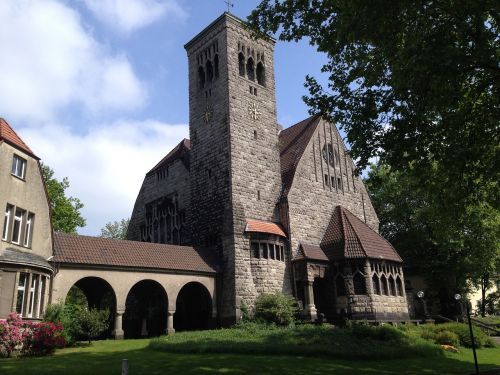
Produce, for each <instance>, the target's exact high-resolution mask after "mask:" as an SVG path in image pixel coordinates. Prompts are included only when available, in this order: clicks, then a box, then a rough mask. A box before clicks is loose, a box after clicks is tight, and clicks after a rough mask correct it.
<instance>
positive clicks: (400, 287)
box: [396, 276, 404, 297]
mask: <svg viewBox="0 0 500 375" xmlns="http://www.w3.org/2000/svg"><path fill="white" fill-rule="evenodd" d="M396 290H397V291H398V295H399V296H401V297H403V296H404V291H403V283H402V282H401V279H400V278H399V276H398V277H397V278H396Z"/></svg>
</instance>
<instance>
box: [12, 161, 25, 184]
mask: <svg viewBox="0 0 500 375" xmlns="http://www.w3.org/2000/svg"><path fill="white" fill-rule="evenodd" d="M11 173H12V174H13V175H14V176H16V177H19V178H23V179H24V175H25V173H26V160H24V159H23V158H21V157H20V156H17V155H14V158H13V159H12V171H11Z"/></svg>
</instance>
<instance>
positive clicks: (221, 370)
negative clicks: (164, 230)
mask: <svg viewBox="0 0 500 375" xmlns="http://www.w3.org/2000/svg"><path fill="white" fill-rule="evenodd" d="M225 331H229V330H219V331H205V332H186V333H176V334H175V335H173V336H170V337H169V338H167V339H166V340H165V339H164V338H161V339H160V340H147V339H144V340H122V341H113V340H106V341H98V342H95V343H93V344H92V345H91V346H82V347H77V348H67V349H61V350H58V351H56V353H55V355H53V356H51V357H42V358H19V359H16V358H14V359H0V374H2V375H10V374H13V375H16V374H20V375H21V374H22V375H29V374H36V375H44V374H47V375H49V374H50V375H58V374H61V375H62V374H71V375H94V374H95V375H100V374H103V375H104V374H106V375H108V374H110V375H111V374H120V370H121V361H122V359H123V358H127V359H128V360H129V364H130V365H129V366H130V374H131V375H139V374H148V375H149V374H166V373H172V374H177V373H182V374H183V375H185V374H238V375H239V374H257V373H258V374H282V373H287V374H292V375H294V374H308V375H316V374H327V373H332V374H335V375H343V374H349V375H352V374H382V375H392V374H394V375H395V374H410V375H413V374H415V375H416V374H429V375H434V374H435V375H437V374H457V375H459V374H469V373H473V372H474V365H473V357H472V352H471V350H469V349H460V352H459V353H445V354H443V355H441V356H432V357H428V358H422V357H421V356H416V357H413V358H405V359H402V358H396V359H390V360H388V359H385V360H373V359H367V360H353V359H338V358H331V357H330V355H327V354H325V353H323V354H322V355H323V357H315V356H313V355H312V353H308V356H304V355H297V354H292V353H289V354H288V355H277V354H274V353H269V352H268V353H266V354H234V353H207V352H203V353H201V352H196V345H198V344H200V343H202V345H205V347H206V345H207V343H208V342H211V343H212V344H213V345H218V344H219V343H220V341H226V340H228V339H230V338H231V333H230V332H229V333H228V332H225ZM232 331H233V335H232V340H233V342H241V341H243V342H247V344H246V345H250V344H248V340H250V336H251V334H250V333H246V334H245V333H242V332H241V330H232ZM257 331H259V332H254V333H255V334H257V336H259V337H260V338H256V339H255V340H253V341H252V342H254V343H255V344H256V345H258V342H259V341H262V340H265V337H266V335H265V334H264V333H262V332H260V331H262V330H257ZM319 332H322V331H320V330H318V331H314V332H306V333H305V334H306V335H307V337H308V338H307V340H306V341H309V342H311V340H313V338H315V339H316V338H317V336H318V335H317V334H318V333H319ZM217 333H218V334H219V336H217ZM302 333H304V332H302ZM358 333H359V332H358ZM275 334H276V332H275V330H269V332H268V335H267V336H270V337H275V338H273V339H272V340H275V339H276V340H277V338H278V337H279V336H278V337H276V336H274V335H275ZM214 335H215V336H214ZM389 335H390V334H389ZM375 336H377V335H375ZM217 337H218V338H217ZM174 338H175V340H174ZM221 338H222V340H221ZM281 338H282V339H283V338H285V339H286V340H289V341H282V342H279V341H272V340H270V341H269V342H272V343H273V345H274V344H275V345H276V346H281V347H291V348H293V347H295V346H294V345H298V346H300V345H302V346H303V349H304V351H305V352H307V351H308V349H307V348H306V347H304V345H305V346H307V343H305V342H302V344H301V343H300V341H296V342H294V343H291V341H293V340H299V338H298V337H296V336H294V335H292V336H291V338H286V337H283V336H281ZM347 338H348V337H347V336H345V337H344V339H347ZM368 340H371V342H372V344H373V343H374V342H376V340H375V339H373V338H372V339H368ZM165 341H167V342H168V343H169V344H168V345H167V347H164V346H159V344H162V343H163V342H165ZM351 341H359V340H358V339H357V338H354V339H353V337H351ZM379 341H380V340H379ZM389 341H390V340H389ZM186 342H188V343H190V345H192V346H191V348H192V351H191V353H179V352H175V350H177V349H175V348H176V346H177V345H180V346H181V347H182V346H183V345H184V343H186ZM323 343H324V341H323ZM318 345H319V342H318ZM340 345H341V346H346V347H349V348H351V349H353V344H352V343H350V342H349V341H347V342H345V341H344V342H341V343H340ZM226 348H227V347H226ZM268 348H269V347H268ZM372 349H373V348H372ZM167 350H168V351H167ZM366 350H369V349H366ZM477 353H478V359H479V363H480V368H481V370H486V369H490V368H493V367H500V348H486V349H480V350H478V351H477Z"/></svg>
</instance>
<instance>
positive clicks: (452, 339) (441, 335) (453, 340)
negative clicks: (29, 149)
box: [434, 330, 459, 346]
mask: <svg viewBox="0 0 500 375" xmlns="http://www.w3.org/2000/svg"><path fill="white" fill-rule="evenodd" d="M434 342H435V343H436V344H439V345H452V346H458V344H459V338H458V335H457V334H456V333H454V332H451V331H448V330H443V331H440V332H437V333H436V335H435V337H434Z"/></svg>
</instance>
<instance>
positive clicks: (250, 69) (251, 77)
mask: <svg viewBox="0 0 500 375" xmlns="http://www.w3.org/2000/svg"><path fill="white" fill-rule="evenodd" d="M247 78H248V79H249V80H250V81H255V67H254V63H253V59H252V58H251V57H250V58H249V59H248V61H247Z"/></svg>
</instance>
